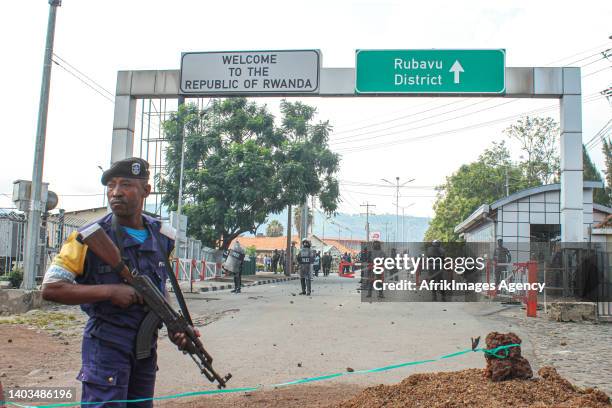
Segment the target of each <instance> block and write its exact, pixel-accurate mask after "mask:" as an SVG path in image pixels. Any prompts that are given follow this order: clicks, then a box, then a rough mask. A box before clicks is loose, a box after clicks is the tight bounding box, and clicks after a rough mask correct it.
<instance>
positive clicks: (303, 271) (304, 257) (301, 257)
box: [297, 239, 314, 296]
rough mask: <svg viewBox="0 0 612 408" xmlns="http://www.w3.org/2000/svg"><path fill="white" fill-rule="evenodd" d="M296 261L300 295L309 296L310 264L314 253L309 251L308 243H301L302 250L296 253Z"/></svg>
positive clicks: (310, 285) (310, 283)
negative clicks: (300, 287)
mask: <svg viewBox="0 0 612 408" xmlns="http://www.w3.org/2000/svg"><path fill="white" fill-rule="evenodd" d="M297 258H298V259H297V261H298V264H299V272H300V284H301V285H302V292H301V293H300V295H307V296H310V292H311V289H312V264H313V262H314V251H313V250H312V249H310V241H309V240H307V239H305V240H303V241H302V248H301V249H300V252H299V253H298V257H297Z"/></svg>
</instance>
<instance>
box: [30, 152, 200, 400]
mask: <svg viewBox="0 0 612 408" xmlns="http://www.w3.org/2000/svg"><path fill="white" fill-rule="evenodd" d="M148 167H149V165H148V163H147V162H146V161H145V160H143V159H140V158H129V159H125V160H121V161H118V162H115V163H114V164H113V165H112V166H111V168H110V169H108V170H107V171H105V172H104V174H103V175H102V184H103V185H105V186H106V187H107V195H108V202H109V204H110V207H111V210H112V213H111V214H108V215H106V216H104V217H102V218H101V219H99V220H97V221H96V222H97V223H98V224H100V226H101V227H102V228H103V229H104V231H105V232H106V233H107V234H108V235H109V236H110V238H111V239H112V241H113V242H114V243H115V244H116V245H117V247H118V248H119V249H120V251H121V252H122V257H123V259H124V262H125V263H126V264H127V265H128V267H129V268H130V270H137V271H138V273H140V274H145V275H148V276H149V277H150V278H151V279H152V281H153V282H154V283H155V284H156V285H157V286H158V288H159V289H160V291H161V293H163V294H165V295H167V291H166V278H167V273H168V271H167V269H166V266H165V260H166V259H167V258H168V256H169V254H170V253H171V252H172V250H173V249H174V235H173V230H172V228H169V227H167V226H165V225H162V224H161V223H160V222H159V220H156V219H154V218H151V217H148V216H147V215H144V214H143V213H142V208H143V203H144V199H145V198H146V197H147V196H148V195H149V194H150V192H151V186H150V185H149V184H148V178H149V169H148ZM86 227H87V226H86ZM86 227H84V228H86ZM77 237H78V234H77V233H76V232H74V233H73V234H71V235H70V236H69V237H68V239H67V240H66V242H65V243H64V245H63V246H62V249H61V251H60V253H59V254H58V255H57V256H56V257H55V259H54V260H53V263H52V265H51V266H50V267H49V269H48V270H47V272H46V274H45V277H44V280H43V292H42V295H43V298H44V299H46V300H51V301H55V302H58V303H63V304H70V305H74V304H79V305H81V308H82V309H83V311H84V312H85V313H87V315H88V316H89V320H88V321H87V324H86V326H85V330H84V333H83V345H82V367H81V370H80V372H79V374H78V376H77V379H78V380H79V381H81V382H82V401H83V402H100V404H88V405H87V406H88V407H98V406H104V407H123V406H126V404H125V403H112V404H102V403H101V402H102V401H111V400H133V399H141V398H151V397H153V393H154V388H155V375H156V371H157V354H156V348H157V334H155V335H154V336H153V338H152V339H151V353H150V354H149V356H148V357H144V358H143V356H139V357H141V358H140V359H138V358H136V354H135V344H136V338H137V335H138V328H139V326H140V324H141V323H142V321H143V319H144V317H145V315H146V314H147V312H148V310H147V308H146V306H145V305H144V304H143V301H142V298H141V297H140V296H139V295H138V293H137V292H136V291H135V290H134V289H133V288H132V287H131V286H129V285H127V284H125V283H123V281H122V279H121V277H120V276H119V275H118V274H117V273H114V272H113V271H112V270H111V267H110V266H109V265H106V264H104V263H103V262H102V261H101V260H100V259H99V258H98V257H97V256H95V255H94V254H93V253H92V252H91V251H88V250H87V245H84V244H82V243H80V242H79V240H78V239H77ZM196 333H197V335H199V333H198V332H197V330H196ZM170 338H171V340H172V341H173V342H174V343H175V344H176V345H177V346H178V347H179V349H182V348H184V347H185V345H186V343H187V339H186V336H185V334H184V333H170ZM129 406H130V407H150V406H152V401H150V400H149V401H142V402H137V403H130V404H129Z"/></svg>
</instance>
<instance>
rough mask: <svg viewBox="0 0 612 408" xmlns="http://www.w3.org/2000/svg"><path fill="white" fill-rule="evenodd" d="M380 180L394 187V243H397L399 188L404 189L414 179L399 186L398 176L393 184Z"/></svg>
mask: <svg viewBox="0 0 612 408" xmlns="http://www.w3.org/2000/svg"><path fill="white" fill-rule="evenodd" d="M381 180H382V181H384V182H385V183H388V184H390V185H391V186H393V187H395V241H396V242H397V235H398V234H399V190H400V187H404V186H405V185H406V184H408V183H410V182H412V181H414V179H413V178H412V179H409V180H408V181H405V182H404V183H402V184H401V185H400V182H399V180H400V178H399V176H397V177H395V184H394V183H392V182H390V181H389V180H387V179H381Z"/></svg>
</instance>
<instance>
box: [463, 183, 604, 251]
mask: <svg viewBox="0 0 612 408" xmlns="http://www.w3.org/2000/svg"><path fill="white" fill-rule="evenodd" d="M595 188H603V183H601V182H599V181H585V182H584V186H583V193H582V202H583V225H584V237H585V241H592V242H605V240H606V237H605V236H604V235H602V234H593V233H592V230H593V226H594V225H596V224H599V223H601V222H602V221H604V220H605V219H606V217H607V216H608V215H610V214H612V208H609V207H605V206H603V205H599V204H594V203H593V190H594V189H595ZM560 193H561V185H560V184H547V185H543V186H538V187H532V188H528V189H525V190H521V191H517V192H516V193H514V194H511V195H509V196H507V197H503V198H501V199H499V200H497V201H495V202H493V203H491V204H483V205H481V206H480V207H478V208H477V209H476V210H475V211H474V212H473V213H472V214H470V216H469V217H467V218H466V219H465V220H463V221H462V222H461V223H459V225H457V226H456V227H455V233H457V234H459V235H460V236H462V237H463V239H464V240H465V241H466V242H496V241H497V240H498V239H502V240H503V241H504V245H505V246H506V247H507V248H508V249H510V250H511V251H512V252H514V253H515V254H514V256H513V259H514V260H516V261H522V260H526V259H523V258H525V256H528V248H525V250H526V252H527V253H526V254H521V252H523V251H521V247H522V245H520V244H528V243H533V242H543V243H545V242H551V241H555V240H559V239H560V237H561V221H560V214H561V208H560V201H561V200H560V195H561V194H560ZM527 247H528V246H527Z"/></svg>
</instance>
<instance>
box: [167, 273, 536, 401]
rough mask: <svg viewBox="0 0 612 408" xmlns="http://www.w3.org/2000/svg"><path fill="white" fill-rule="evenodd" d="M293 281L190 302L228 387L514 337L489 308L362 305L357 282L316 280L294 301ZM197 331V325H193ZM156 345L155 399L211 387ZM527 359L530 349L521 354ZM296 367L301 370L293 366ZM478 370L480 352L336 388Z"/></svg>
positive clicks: (422, 356) (351, 379)
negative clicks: (489, 337) (498, 335)
mask: <svg viewBox="0 0 612 408" xmlns="http://www.w3.org/2000/svg"><path fill="white" fill-rule="evenodd" d="M298 286H299V281H291V282H285V283H280V284H271V285H263V286H257V287H252V288H247V289H244V290H243V293H242V294H240V295H234V294H231V293H230V292H228V291H225V292H217V293H212V294H205V295H199V296H195V297H194V296H192V295H190V296H189V297H190V299H189V307H190V309H191V311H192V314H193V315H194V319H195V320H197V321H199V322H209V323H208V324H207V325H206V326H205V327H204V328H203V329H202V333H203V338H204V341H205V345H206V346H207V347H208V349H209V351H210V353H211V354H212V355H213V356H214V358H215V362H214V366H215V367H216V368H217V369H218V370H219V371H220V374H225V373H226V372H227V371H230V372H231V373H232V374H233V376H234V378H233V379H232V380H231V383H230V384H231V386H232V387H239V386H252V385H255V384H273V383H279V382H284V381H287V380H293V379H297V378H303V377H308V376H316V375H321V374H329V373H336V372H341V371H345V370H346V369H347V368H349V367H350V368H353V369H355V370H359V369H367V368H375V367H380V366H384V365H388V364H394V363H401V362H407V361H413V360H422V359H427V358H432V357H437V356H440V355H443V354H447V353H451V352H454V351H457V350H462V349H465V348H468V347H469V341H470V337H471V336H478V335H480V336H483V338H484V336H485V335H486V334H487V333H488V332H490V331H494V330H498V331H499V330H503V331H509V330H516V331H517V332H518V333H519V335H521V334H522V333H521V332H520V330H518V328H517V327H512V326H511V325H508V324H507V323H506V322H504V321H497V320H494V319H489V318H487V317H483V316H481V315H483V314H487V313H492V312H495V311H497V310H499V306H498V305H496V304H490V303H478V304H474V303H473V304H466V303H446V304H444V303H410V302H386V303H362V302H361V296H360V294H359V293H358V291H357V286H358V281H357V280H355V279H347V278H339V277H337V276H334V275H332V276H329V277H319V278H316V279H315V281H314V282H313V289H314V294H313V296H311V297H306V296H296V294H297V293H298V291H299V290H298ZM196 325H198V324H197V323H196ZM171 348H172V345H171V344H169V342H168V341H163V342H161V343H160V359H159V368H160V371H159V375H158V387H157V394H158V395H164V394H167V393H170V392H181V391H189V390H196V389H205V388H211V386H210V385H209V383H208V382H207V381H205V380H204V381H203V380H202V379H200V378H199V376H198V374H197V370H196V369H195V367H192V365H193V363H192V362H191V360H190V359H188V358H183V357H182V356H180V355H179V354H177V352H176V351H174V350H170V349H171ZM525 353H526V355H527V357H528V358H529V350H525ZM299 365H301V367H300V366H299ZM470 367H484V357H483V355H482V354H480V353H473V354H472V353H470V354H467V355H464V356H460V357H458V358H454V359H448V360H444V361H441V362H436V363H433V364H428V365H421V366H416V367H411V368H403V369H400V370H397V371H389V372H386V373H382V374H375V375H351V376H348V377H342V378H340V379H337V380H335V381H339V382H348V383H355V384H378V383H394V382H397V381H399V380H401V379H402V378H404V377H406V376H407V375H410V374H412V373H414V372H425V371H445V370H459V369H464V368H470Z"/></svg>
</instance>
